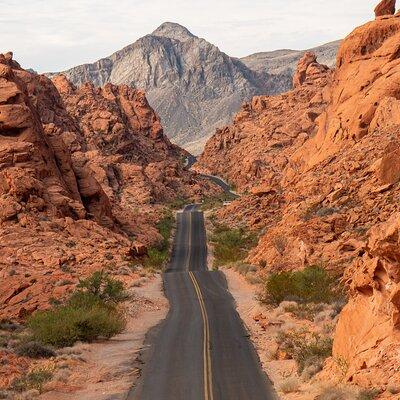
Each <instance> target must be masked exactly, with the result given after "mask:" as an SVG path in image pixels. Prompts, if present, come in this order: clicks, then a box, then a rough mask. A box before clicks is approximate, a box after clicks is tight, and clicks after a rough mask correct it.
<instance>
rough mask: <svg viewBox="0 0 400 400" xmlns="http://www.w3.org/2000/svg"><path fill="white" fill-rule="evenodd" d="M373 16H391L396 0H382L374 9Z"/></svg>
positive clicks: (394, 10) (394, 9)
mask: <svg viewBox="0 0 400 400" xmlns="http://www.w3.org/2000/svg"><path fill="white" fill-rule="evenodd" d="M374 12H375V16H376V17H382V16H384V15H393V14H394V13H395V12H396V0H382V1H381V2H380V3H379V4H378V5H377V6H376V7H375V10H374Z"/></svg>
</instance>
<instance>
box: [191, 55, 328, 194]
mask: <svg viewBox="0 0 400 400" xmlns="http://www.w3.org/2000/svg"><path fill="white" fill-rule="evenodd" d="M317 70H318V71H319V72H318V73H316V71H317ZM295 75H296V76H300V75H301V76H302V78H301V82H302V84H299V85H298V86H297V87H296V88H295V89H294V90H293V91H291V92H287V93H284V94H282V95H279V96H258V97H254V98H253V100H252V101H251V102H250V103H245V104H244V105H243V106H242V109H241V110H240V112H239V113H238V114H237V115H236V117H235V119H234V123H233V125H232V126H228V127H225V128H222V129H218V130H217V131H216V133H215V135H214V136H213V137H212V138H211V139H210V140H209V141H208V142H207V144H206V147H205V150H204V153H203V154H202V155H201V157H200V158H199V161H198V163H197V164H196V168H197V169H199V170H204V171H207V170H210V171H211V172H212V173H214V174H217V175H221V176H224V177H225V178H226V179H227V180H228V181H229V182H232V183H234V184H235V186H236V187H237V188H238V189H239V190H245V189H247V188H250V187H252V186H253V185H255V184H257V185H261V184H267V185H270V186H271V185H272V186H274V185H277V184H278V182H279V180H280V179H281V176H282V171H283V170H284V169H285V167H286V165H287V163H288V160H289V158H290V156H291V154H293V152H294V151H295V149H297V148H299V147H300V146H301V145H302V144H303V143H304V142H305V141H306V140H307V139H308V138H309V137H310V136H312V135H314V134H315V130H316V119H317V117H318V116H319V115H320V114H321V113H322V112H323V110H324V108H325V104H326V100H325V98H324V94H323V88H324V87H325V86H326V84H327V82H328V81H329V79H330V75H331V71H330V70H329V69H328V68H327V67H324V66H321V65H320V64H318V63H317V62H315V56H313V55H311V53H307V54H306V56H305V57H303V62H300V63H299V70H298V71H297V72H296V74H295ZM299 79H300V78H299Z"/></svg>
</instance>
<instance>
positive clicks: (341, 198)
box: [198, 15, 400, 387]
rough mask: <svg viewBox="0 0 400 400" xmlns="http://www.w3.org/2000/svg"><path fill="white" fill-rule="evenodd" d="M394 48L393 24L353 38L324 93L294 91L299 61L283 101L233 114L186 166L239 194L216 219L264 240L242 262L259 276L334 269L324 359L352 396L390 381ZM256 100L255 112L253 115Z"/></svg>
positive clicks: (393, 344)
mask: <svg viewBox="0 0 400 400" xmlns="http://www.w3.org/2000/svg"><path fill="white" fill-rule="evenodd" d="M399 43H400V15H395V16H386V17H384V18H378V19H376V20H375V21H372V22H369V23H367V24H365V25H364V26H362V27H360V28H357V29H356V30H354V31H353V32H352V33H351V34H350V35H349V36H348V37H347V38H346V39H345V40H344V41H343V43H342V45H341V48H340V50H339V53H338V58H337V68H336V70H335V71H334V73H333V75H332V78H331V79H330V80H329V79H328V83H327V84H325V85H324V83H326V82H327V79H326V78H325V82H324V79H323V78H319V79H320V81H319V82H320V84H315V83H312V81H310V80H309V81H307V79H310V78H311V77H308V78H307V77H306V79H305V81H303V78H302V76H304V75H302V73H301V71H302V72H303V74H304V70H305V71H307V73H308V69H309V67H307V65H312V63H313V62H314V61H313V57H311V56H307V57H306V58H305V59H304V60H303V61H302V62H301V63H299V72H298V73H297V74H296V76H297V78H296V82H297V84H296V86H297V87H296V88H295V89H294V91H293V92H289V93H287V94H285V95H283V96H278V97H275V98H261V99H260V98H255V99H254V100H253V103H252V106H249V105H245V106H244V108H243V109H242V111H241V113H239V114H238V116H237V118H236V120H235V122H234V124H233V126H231V127H227V128H225V129H224V130H223V131H217V133H216V135H215V136H214V137H213V138H211V139H210V141H209V142H208V144H207V146H206V150H205V153H204V154H203V155H202V157H201V159H200V162H199V166H198V168H202V169H203V170H208V171H210V172H211V173H215V174H220V175H222V176H223V177H225V178H226V179H228V180H230V181H231V182H234V183H235V184H236V185H237V187H238V189H239V190H240V191H242V192H247V193H248V194H245V195H244V196H243V197H242V198H241V199H239V200H237V201H235V202H233V203H232V204H231V205H229V206H227V207H224V208H223V209H222V210H221V211H220V212H219V213H218V218H219V219H221V220H223V222H224V223H229V224H243V223H246V224H247V225H248V226H249V227H250V228H254V229H261V228H262V229H263V230H264V231H265V233H264V234H263V235H262V236H261V239H260V241H259V243H258V245H257V247H256V248H255V249H253V251H252V252H251V253H250V255H249V258H248V260H247V261H248V262H251V263H253V264H254V265H258V264H259V263H260V261H263V262H262V265H266V268H264V269H263V271H262V272H260V273H267V272H268V271H271V270H282V269H298V268H302V267H304V266H305V265H315V264H318V265H325V266H326V267H327V268H329V269H335V270H336V271H338V272H344V271H345V270H346V273H345V276H346V278H347V279H348V281H349V283H350V288H351V300H350V303H349V305H348V306H347V307H346V308H345V310H344V311H343V314H342V316H341V318H340V323H339V326H338V329H337V332H336V335H335V346H334V354H335V356H336V357H341V358H343V361H344V362H345V363H346V365H348V367H349V369H348V372H347V374H346V377H347V379H348V380H349V381H352V382H355V383H358V384H360V385H362V386H371V385H372V386H374V387H376V386H382V387H385V385H387V383H388V382H389V381H393V380H394V381H396V379H397V381H398V379H399V375H398V374H399V370H398V365H399V357H398V352H397V350H395V349H398V348H399V345H400V335H399V332H400V331H399V324H398V319H399V317H398V314H399V306H398V297H399V293H398V292H399V287H398V286H399V277H398V270H399V266H398V259H397V258H398V254H397V253H398V247H399V243H398V226H399V222H398V221H399V214H398V213H399V212H400V203H399V198H400V185H399V182H400V165H399V161H398V160H399V153H400V151H399V143H400V135H399V132H400V130H399V128H400V120H399V117H398V110H399V109H400V100H399V99H400V91H399V88H400V56H399V55H400V50H399V49H400V47H399ZM309 63H311V64H309ZM302 81H303V83H302ZM301 83H302V84H301ZM311 94H312V96H311V97H309V96H310V95H311ZM315 99H317V101H316V100H315ZM261 100H262V101H263V102H264V104H266V106H265V107H256V104H258V103H259V102H260V101H261ZM255 103H256V104H255ZM308 112H311V113H312V114H311V116H312V118H310V119H312V123H311V122H310V123H309V125H308V127H307V128H304V127H303V124H304V117H305V116H306V115H307V113H308ZM289 127H290V128H289ZM300 127H301V128H300ZM303 132H305V133H306V134H303ZM291 135H292V136H291ZM284 139H286V141H285V140H284ZM291 139H292V140H291ZM299 141H300V142H299ZM276 142H278V143H279V150H277V149H274V146H275V143H276ZM282 143H283V145H282ZM282 157H284V160H283V161H281V160H282ZM368 232H370V233H369V234H368ZM368 236H369V239H368ZM349 265H351V266H349Z"/></svg>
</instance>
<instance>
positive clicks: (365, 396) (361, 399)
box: [357, 389, 380, 400]
mask: <svg viewBox="0 0 400 400" xmlns="http://www.w3.org/2000/svg"><path fill="white" fill-rule="evenodd" d="M379 393H380V391H379V390H378V389H365V390H361V391H360V393H359V394H358V396H357V400H374V399H376V398H377V397H378V395H379Z"/></svg>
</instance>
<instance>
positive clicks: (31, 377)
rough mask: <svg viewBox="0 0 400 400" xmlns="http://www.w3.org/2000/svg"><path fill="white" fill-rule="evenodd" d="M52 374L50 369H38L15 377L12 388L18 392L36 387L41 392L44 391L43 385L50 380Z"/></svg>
mask: <svg viewBox="0 0 400 400" xmlns="http://www.w3.org/2000/svg"><path fill="white" fill-rule="evenodd" d="M52 376H53V374H52V373H51V372H50V371H47V370H44V369H38V370H36V371H32V372H29V373H28V374H26V375H23V376H21V377H20V378H17V379H15V380H14V381H13V382H12V384H11V387H10V388H11V389H12V390H14V391H16V392H25V391H28V390H31V389H36V390H38V391H39V392H40V393H41V392H42V391H43V385H44V384H45V383H46V382H48V381H49V380H50V379H51V378H52Z"/></svg>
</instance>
